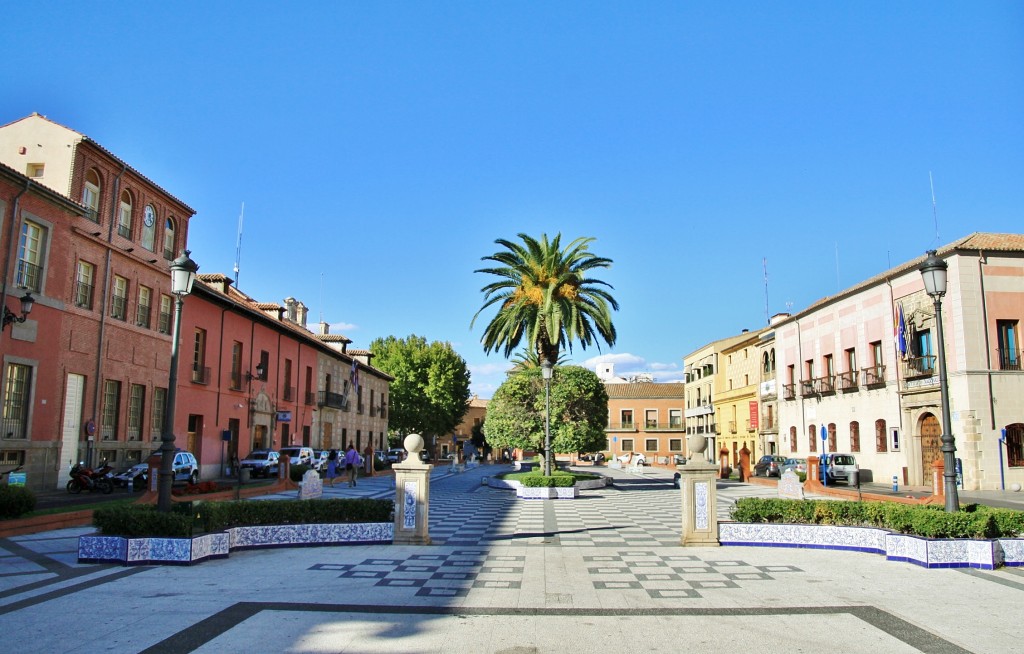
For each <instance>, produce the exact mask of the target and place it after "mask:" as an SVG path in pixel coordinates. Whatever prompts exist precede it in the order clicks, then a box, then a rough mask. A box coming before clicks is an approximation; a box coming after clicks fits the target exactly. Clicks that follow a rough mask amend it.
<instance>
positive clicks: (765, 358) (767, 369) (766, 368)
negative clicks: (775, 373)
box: [761, 352, 772, 373]
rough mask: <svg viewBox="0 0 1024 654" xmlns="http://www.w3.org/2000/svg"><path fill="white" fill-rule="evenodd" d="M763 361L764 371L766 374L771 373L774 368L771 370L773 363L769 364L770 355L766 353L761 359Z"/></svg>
mask: <svg viewBox="0 0 1024 654" xmlns="http://www.w3.org/2000/svg"><path fill="white" fill-rule="evenodd" d="M761 361H762V368H763V369H764V371H765V372H766V373H767V372H771V371H772V368H771V363H769V360H768V353H767V352H765V353H764V356H763V357H762V358H761Z"/></svg>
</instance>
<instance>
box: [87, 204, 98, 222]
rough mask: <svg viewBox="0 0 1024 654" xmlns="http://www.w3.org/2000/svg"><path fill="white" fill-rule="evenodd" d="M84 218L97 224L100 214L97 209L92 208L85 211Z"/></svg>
mask: <svg viewBox="0 0 1024 654" xmlns="http://www.w3.org/2000/svg"><path fill="white" fill-rule="evenodd" d="M85 217H86V218H87V219H89V220H91V221H92V222H94V223H97V224H99V222H100V212H99V211H98V210H97V209H93V208H92V207H89V208H87V209H86V210H85Z"/></svg>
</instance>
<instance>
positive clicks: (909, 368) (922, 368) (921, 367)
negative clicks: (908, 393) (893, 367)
mask: <svg viewBox="0 0 1024 654" xmlns="http://www.w3.org/2000/svg"><path fill="white" fill-rule="evenodd" d="M937 372H938V370H937V369H936V367H935V357H934V356H924V357H911V358H909V359H907V360H906V361H904V362H903V378H904V379H915V378H917V377H931V376H932V375H934V374H936V373H937Z"/></svg>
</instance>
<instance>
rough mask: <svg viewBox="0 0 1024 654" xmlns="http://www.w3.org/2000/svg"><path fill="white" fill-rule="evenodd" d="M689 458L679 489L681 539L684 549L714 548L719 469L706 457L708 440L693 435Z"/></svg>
mask: <svg viewBox="0 0 1024 654" xmlns="http://www.w3.org/2000/svg"><path fill="white" fill-rule="evenodd" d="M687 446H688V447H689V450H690V458H689V459H688V460H687V462H686V463H685V464H683V465H681V466H676V469H677V470H678V471H679V489H680V491H681V492H682V500H683V511H682V515H683V524H682V537H681V538H680V540H679V544H680V545H683V546H685V547H711V546H717V545H718V544H719V543H718V513H717V502H716V500H715V495H716V491H715V477H717V476H718V473H719V470H718V467H717V466H716V465H715V464H714V463H711V462H710V461H707V460H706V459H705V458H704V454H703V452H704V448H705V447H707V439H705V438H704V437H703V436H701V435H699V434H692V435H690V437H689V438H688V439H687Z"/></svg>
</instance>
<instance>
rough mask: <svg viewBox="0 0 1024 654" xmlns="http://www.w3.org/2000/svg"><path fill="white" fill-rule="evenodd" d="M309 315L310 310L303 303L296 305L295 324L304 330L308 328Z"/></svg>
mask: <svg viewBox="0 0 1024 654" xmlns="http://www.w3.org/2000/svg"><path fill="white" fill-rule="evenodd" d="M308 313H309V309H307V308H306V305H305V304H303V303H302V302H299V303H298V304H296V305H295V322H297V323H299V326H300V327H302V328H305V327H306V314H308Z"/></svg>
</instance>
